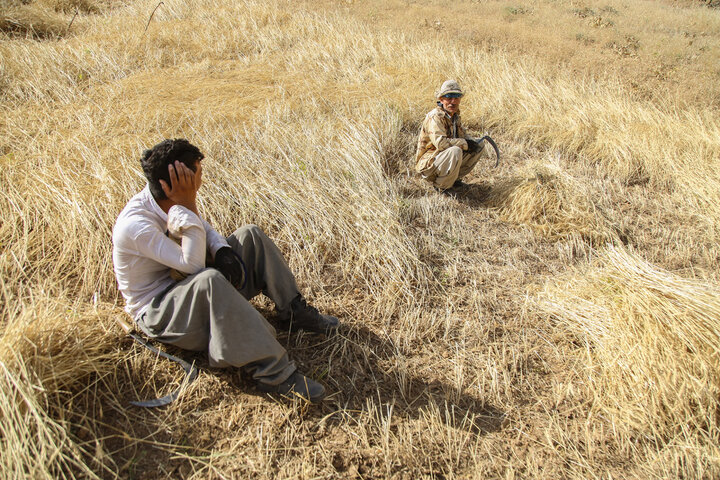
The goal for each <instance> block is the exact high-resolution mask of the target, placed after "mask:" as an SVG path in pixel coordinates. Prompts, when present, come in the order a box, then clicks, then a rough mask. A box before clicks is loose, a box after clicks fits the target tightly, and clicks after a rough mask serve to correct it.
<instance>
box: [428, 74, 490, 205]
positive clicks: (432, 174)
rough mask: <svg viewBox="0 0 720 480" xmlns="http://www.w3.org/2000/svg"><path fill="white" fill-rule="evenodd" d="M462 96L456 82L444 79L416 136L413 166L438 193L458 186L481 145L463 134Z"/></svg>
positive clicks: (477, 155)
mask: <svg viewBox="0 0 720 480" xmlns="http://www.w3.org/2000/svg"><path fill="white" fill-rule="evenodd" d="M462 96H463V92H462V90H461V89H460V85H459V84H458V82H456V81H455V80H446V81H445V82H444V83H443V84H442V86H441V87H440V89H439V90H438V91H437V93H436V95H435V97H436V99H437V107H435V108H434V109H433V110H431V111H430V112H429V113H428V114H427V115H425V120H423V124H422V128H421V129H420V135H419V136H418V144H417V151H416V154H415V169H416V171H417V172H418V173H419V174H420V175H422V177H423V178H424V179H425V180H427V181H428V182H430V183H432V184H433V186H434V187H435V189H437V190H439V191H441V192H445V191H447V190H448V189H450V188H457V187H461V186H462V185H463V182H462V179H463V177H464V176H465V175H467V174H468V173H470V171H471V170H472V169H473V167H474V166H475V164H476V163H477V162H478V160H479V159H480V155H481V154H482V152H483V147H484V145H482V144H478V143H477V142H475V141H474V140H472V139H471V138H469V137H467V136H466V134H465V129H464V128H463V127H462V124H461V122H460V99H461V98H462Z"/></svg>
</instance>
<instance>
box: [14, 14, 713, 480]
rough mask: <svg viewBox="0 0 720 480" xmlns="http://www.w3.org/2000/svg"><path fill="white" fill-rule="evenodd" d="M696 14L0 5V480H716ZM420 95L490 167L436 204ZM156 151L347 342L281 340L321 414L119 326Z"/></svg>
mask: <svg viewBox="0 0 720 480" xmlns="http://www.w3.org/2000/svg"><path fill="white" fill-rule="evenodd" d="M717 6H718V5H717V2H714V1H691V0H684V1H683V0H677V1H672V0H657V1H648V0H631V1H620V0H607V1H596V0H587V1H579V0H534V1H530V2H515V3H513V2H507V1H494V0H487V1H480V0H459V1H457V2H452V4H451V5H450V4H449V3H448V2H441V1H440V0H304V1H297V2H291V1H287V0H274V1H268V2H262V1H259V0H239V1H236V2H220V1H217V0H163V1H162V2H157V1H146V0H138V1H135V2H129V1H125V0H0V113H1V115H0V185H1V188H0V211H1V212H2V216H1V217H0V332H1V333H0V385H2V388H1V389H0V472H1V474H0V476H1V477H2V478H8V479H19V478H33V479H35V478H39V479H42V478H48V479H50V478H52V479H55V478H68V479H69V478H103V479H105V478H123V479H124V478H133V479H151V478H152V479H155V478H191V479H201V478H202V479H205V478H208V479H230V478H238V479H239V478H258V479H266V478H267V479H270V478H272V479H276V478H280V479H282V478H286V479H291V478H292V479H320V478H327V479H334V478H347V479H360V478H362V479H381V478H383V479H384V478H392V479H417V478H428V479H430V478H433V479H441V478H442V479H476V478H477V479H480V478H502V479H516V478H553V479H554V478H577V479H580V478H582V479H586V478H592V479H617V478H638V479H648V478H658V479H659V478H695V479H710V478H718V477H720V418H719V416H720V300H719V299H718V298H719V297H718V294H720V283H719V282H720V274H719V273H718V269H719V268H720V244H719V243H718V242H719V240H720V227H718V225H720V114H718V107H720V10H718V9H717ZM446 78H457V79H458V80H459V81H460V83H461V85H462V86H463V88H464V89H465V92H466V95H465V97H464V98H463V103H462V107H461V108H462V113H463V121H464V123H465V125H466V127H467V129H468V130H469V131H470V133H471V134H473V135H474V136H481V135H482V134H484V133H486V132H489V133H490V134H491V135H492V136H493V138H495V139H496V141H497V142H498V144H499V145H500V149H501V151H502V161H501V163H500V166H499V167H498V168H492V167H493V161H492V160H491V159H486V160H485V161H483V162H482V163H481V164H479V165H478V167H477V168H476V169H475V170H474V171H473V172H472V174H471V175H470V176H469V177H468V178H467V179H466V180H467V181H468V182H469V186H467V187H465V188H464V189H463V190H462V191H461V192H460V193H459V194H457V195H455V196H446V195H441V194H438V193H436V192H435V191H434V190H432V189H431V188H429V187H428V186H427V185H426V184H425V183H424V182H423V181H422V180H421V179H419V178H417V177H416V176H415V175H414V170H413V158H414V148H415V142H416V136H417V133H418V130H419V128H420V124H421V121H422V118H423V116H424V114H425V113H426V112H427V111H429V110H430V109H431V108H433V106H434V100H433V92H434V91H435V90H436V89H437V87H438V86H439V85H440V83H441V82H442V81H443V80H445V79H446ZM175 137H183V138H187V139H189V140H190V141H191V142H192V143H194V144H196V145H198V146H199V147H200V149H201V150H202V151H203V152H204V153H205V156H206V160H205V161H204V162H203V167H204V182H203V187H202V190H201V192H200V197H201V199H200V210H201V212H202V213H203V215H204V216H205V217H206V218H207V219H208V220H209V221H210V222H211V223H213V224H214V225H215V227H216V228H217V229H218V231H220V232H224V233H226V234H229V233H230V232H232V231H233V230H234V229H235V228H236V227H237V226H240V225H242V224H247V223H254V224H257V225H259V226H260V227H262V228H263V229H264V230H265V231H266V232H267V233H268V234H269V235H270V236H271V237H272V238H273V239H274V240H275V241H276V242H277V244H278V246H279V247H280V248H281V250H282V251H283V253H284V254H285V255H286V257H287V259H288V262H289V264H290V266H291V268H292V269H293V271H294V272H295V273H296V275H297V279H298V283H299V285H300V287H301V290H302V291H303V293H304V294H305V295H306V296H307V297H308V298H309V299H310V300H311V301H312V303H313V304H314V305H316V306H317V307H319V308H320V309H321V310H323V311H326V312H328V313H332V314H334V315H337V316H338V317H339V318H340V319H341V321H342V322H343V327H342V329H341V330H340V331H339V332H338V334H337V335H335V336H331V337H325V336H318V335H310V334H297V333H292V334H290V335H288V334H286V333H281V334H280V335H279V339H280V341H281V342H282V343H283V344H284V345H285V346H286V348H287V349H288V351H289V352H290V355H291V357H292V358H294V359H295V360H296V362H297V363H298V365H299V366H300V368H301V369H302V370H303V371H304V372H307V373H308V374H309V375H310V376H312V377H314V378H316V379H318V380H319V381H321V382H322V383H323V384H324V385H325V386H326V388H327V390H328V393H329V396H328V398H327V399H326V400H325V401H324V402H323V403H322V404H319V405H308V404H305V403H302V402H300V401H288V400H284V399H281V398H276V397H270V396H266V395H262V394H260V393H259V392H257V391H256V390H255V389H254V387H253V386H252V382H251V381H250V379H249V378H248V377H247V375H245V374H243V373H240V372H238V371H233V370H231V369H227V370H218V369H211V368H209V367H208V366H207V360H206V358H205V357H204V355H202V354H193V353H189V352H181V351H178V350H174V349H171V348H165V349H166V350H167V351H169V352H170V353H173V354H178V355H180V356H182V357H183V358H185V359H187V360H190V361H195V362H196V364H197V365H198V366H199V367H200V376H199V378H198V380H197V381H196V382H194V383H193V384H191V385H184V384H182V381H183V376H182V372H181V371H180V370H179V369H177V367H176V366H174V365H173V364H170V363H169V362H167V361H166V360H162V359H158V358H156V357H155V356H154V355H153V354H151V353H150V352H148V351H147V350H144V349H142V348H141V347H140V346H138V345H137V344H135V343H133V341H132V339H130V338H129V337H128V336H127V335H126V334H125V333H124V332H123V331H122V329H120V328H119V327H118V325H117V321H118V320H121V319H123V320H124V319H126V314H125V313H124V312H123V310H122V307H123V302H122V297H121V296H120V295H119V294H118V292H117V288H116V284H115V279H114V275H113V270H112V260H111V250H112V244H111V229H112V225H113V222H114V220H115V218H116V217H117V215H118V213H119V212H120V210H121V209H122V207H123V206H124V204H125V202H126V201H127V200H128V199H129V198H130V197H131V196H132V195H133V194H134V193H136V192H137V191H139V190H140V189H141V188H142V187H143V185H144V180H143V177H142V172H141V170H140V168H139V161H138V160H139V158H140V154H141V152H142V150H143V149H144V148H148V147H150V146H152V145H154V144H155V143H157V142H158V141H160V140H162V139H164V138H175ZM254 302H255V305H256V306H257V308H258V309H259V310H260V311H261V312H263V313H264V314H266V315H267V317H268V319H269V320H270V321H271V322H272V320H273V314H272V308H271V305H270V302H269V301H268V300H267V299H264V298H258V299H256V300H254ZM178 386H181V387H182V394H181V396H180V398H179V399H178V401H176V402H175V403H173V404H172V405H170V406H169V407H166V408H163V409H154V410H150V409H140V408H136V407H132V406H131V405H130V404H129V402H130V401H132V400H137V399H145V398H150V397H154V396H158V395H164V394H166V393H168V392H169V391H171V390H173V389H175V388H176V387H178Z"/></svg>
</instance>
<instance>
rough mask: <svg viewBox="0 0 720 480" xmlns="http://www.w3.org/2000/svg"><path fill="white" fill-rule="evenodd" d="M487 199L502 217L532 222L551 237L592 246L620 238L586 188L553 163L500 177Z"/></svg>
mask: <svg viewBox="0 0 720 480" xmlns="http://www.w3.org/2000/svg"><path fill="white" fill-rule="evenodd" d="M487 203H488V205H489V206H491V207H493V208H496V209H497V210H498V212H499V213H500V216H501V218H502V219H503V220H505V221H508V222H513V223H517V224H524V225H529V226H531V227H532V228H534V229H535V230H537V231H538V232H539V233H540V234H542V235H544V236H546V237H548V238H550V239H552V240H557V239H572V238H575V239H578V240H582V241H584V242H587V243H588V244H590V245H591V246H598V245H604V244H606V243H614V242H617V241H618V240H619V238H618V235H617V233H616V229H614V228H613V226H612V225H611V224H610V222H609V220H608V219H607V218H606V217H605V216H604V215H603V213H602V211H601V210H600V208H599V207H598V206H597V205H596V204H595V202H593V200H592V198H591V196H590V194H589V193H588V192H587V191H586V189H585V188H583V186H582V185H581V184H580V183H579V182H578V181H577V180H575V179H573V178H572V176H571V175H569V174H568V173H567V172H564V171H562V169H560V168H559V167H557V166H555V165H553V164H552V163H546V164H543V165H537V166H532V167H529V168H526V170H525V171H523V172H520V174H519V175H517V174H516V175H515V176H513V177H512V178H509V179H507V180H504V181H501V182H500V183H499V184H498V185H496V186H494V187H493V189H492V191H491V193H490V195H489V197H488V200H487Z"/></svg>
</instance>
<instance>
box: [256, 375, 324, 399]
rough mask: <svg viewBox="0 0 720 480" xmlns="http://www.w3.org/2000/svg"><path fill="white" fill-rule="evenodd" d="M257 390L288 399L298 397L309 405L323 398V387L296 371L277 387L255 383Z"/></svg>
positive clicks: (260, 382)
mask: <svg viewBox="0 0 720 480" xmlns="http://www.w3.org/2000/svg"><path fill="white" fill-rule="evenodd" d="M257 389H258V390H260V391H261V392H266V393H277V394H280V395H284V396H286V397H290V398H296V397H300V398H302V399H303V400H307V401H308V402H311V403H315V402H319V401H320V400H322V399H323V398H325V387H323V386H322V385H320V384H319V383H318V382H316V381H315V380H313V379H312V378H308V377H306V376H305V375H303V374H302V373H300V372H298V371H297V370H295V372H293V374H292V375H290V376H289V377H288V379H287V380H285V381H284V382H282V383H281V384H279V385H270V384H269V383H264V382H262V381H259V382H257Z"/></svg>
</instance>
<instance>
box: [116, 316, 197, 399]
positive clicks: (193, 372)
mask: <svg viewBox="0 0 720 480" xmlns="http://www.w3.org/2000/svg"><path fill="white" fill-rule="evenodd" d="M117 322H118V323H119V324H120V327H121V328H122V329H123V330H125V333H127V334H128V335H130V336H131V337H132V338H133V339H135V341H136V342H138V343H139V344H140V345H142V346H143V347H145V348H147V349H148V350H150V351H151V352H153V353H154V354H156V355H160V356H161V357H164V358H167V359H168V360H171V361H173V362H175V363H177V364H179V365H180V366H181V367H183V370H185V377H186V378H187V384H188V385H190V384H191V383H192V382H193V381H195V379H196V378H197V376H198V370H197V368H196V367H195V363H193V364H192V365H191V364H189V363H188V362H186V361H185V360H183V359H181V358H178V357H176V356H174V355H170V354H169V353H165V352H163V351H162V350H158V349H157V348H155V347H153V346H152V345H150V344H149V343H148V342H147V341H145V340H144V339H143V338H141V337H140V336H138V335H135V334H134V333H132V327H131V326H130V325H129V324H128V323H126V322H125V321H123V320H120V319H118V320H117ZM179 395H180V388H178V389H177V390H175V391H174V392H172V393H170V394H168V395H165V396H164V397H162V398H155V399H153V400H142V401H137V402H130V404H131V405H135V406H136V407H145V408H154V407H164V406H165V405H169V404H171V403H172V402H174V401H175V400H176V399H177V398H178V396H179Z"/></svg>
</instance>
